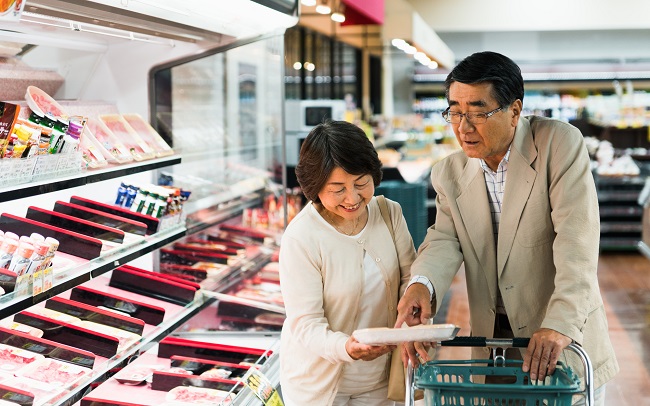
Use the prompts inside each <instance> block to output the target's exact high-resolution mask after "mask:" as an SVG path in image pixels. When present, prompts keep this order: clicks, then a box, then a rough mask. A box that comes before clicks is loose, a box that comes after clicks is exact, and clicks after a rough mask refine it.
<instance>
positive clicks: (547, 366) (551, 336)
mask: <svg viewBox="0 0 650 406" xmlns="http://www.w3.org/2000/svg"><path fill="white" fill-rule="evenodd" d="M571 341H572V340H571V339H570V338H569V337H567V336H565V335H564V334H561V333H558V332H557V331H555V330H551V329H548V328H542V329H539V330H537V331H536V332H535V334H533V336H532V337H531V338H530V343H529V344H528V349H527V350H526V355H524V364H523V366H522V369H523V371H524V372H528V371H529V370H530V379H533V380H535V379H537V380H540V381H543V380H544V378H546V377H547V376H549V375H552V374H553V372H555V367H556V365H557V360H558V359H559V358H560V354H561V353H562V350H564V349H565V348H566V347H567V346H568V345H569V344H571Z"/></svg>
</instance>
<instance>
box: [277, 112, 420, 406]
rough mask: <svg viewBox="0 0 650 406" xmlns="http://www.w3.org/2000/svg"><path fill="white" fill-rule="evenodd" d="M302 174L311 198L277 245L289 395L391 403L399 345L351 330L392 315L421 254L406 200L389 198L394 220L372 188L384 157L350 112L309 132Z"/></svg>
mask: <svg viewBox="0 0 650 406" xmlns="http://www.w3.org/2000/svg"><path fill="white" fill-rule="evenodd" d="M296 176H297V178H298V182H299V184H300V186H301V187H302V190H303V193H304V194H305V196H306V197H307V199H309V203H308V204H307V205H306V206H305V207H304V208H303V210H302V211H301V212H300V213H299V214H298V215H297V216H296V218H295V219H294V220H293V221H292V222H291V224H289V226H288V227H287V230H286V232H285V233H284V236H283V238H282V243H281V248H280V283H281V286H282V294H283V297H284V302H285V306H286V311H287V319H286V321H285V324H284V328H283V329H282V339H281V342H282V347H281V351H280V359H281V388H282V394H283V398H284V402H285V404H286V405H287V406H306V405H309V406H317V405H324V406H329V405H392V404H393V402H392V401H389V400H388V399H387V384H388V367H389V365H390V356H391V354H390V353H391V351H392V350H393V349H394V348H395V347H394V346H370V345H365V344H362V343H359V342H358V341H357V340H355V339H354V337H352V336H351V334H352V332H353V331H355V330H357V329H363V328H372V327H393V325H394V324H395V320H396V306H397V302H398V299H399V295H400V293H402V292H403V291H404V289H405V288H406V286H407V284H408V282H409V278H410V266H411V263H412V262H413V261H414V259H415V249H414V247H413V240H412V238H411V236H410V234H409V232H408V228H407V225H406V221H405V220H404V216H403V215H402V209H401V207H400V206H399V204H398V203H396V202H393V201H390V200H385V201H386V202H387V207H386V208H387V209H388V210H387V211H388V213H389V217H390V220H385V217H382V212H381V210H380V206H379V203H378V199H377V198H376V197H374V196H373V195H374V192H375V187H376V186H378V185H379V182H380V181H381V177H382V172H381V162H380V161H379V158H378V156H377V152H376V151H375V149H374V147H373V145H372V143H371V142H370V141H369V140H368V138H367V137H366V135H365V134H364V132H363V131H362V130H361V129H359V128H358V127H357V126H355V125H353V124H350V123H347V122H344V121H332V122H326V123H323V124H319V125H318V126H316V127H315V128H314V129H313V130H312V131H311V132H310V133H309V135H308V136H307V138H305V141H304V142H303V145H302V147H301V150H300V159H299V162H298V166H297V167H296ZM384 211H386V210H384ZM389 227H392V229H393V230H392V231H393V235H394V240H393V237H392V236H391V230H390V229H389Z"/></svg>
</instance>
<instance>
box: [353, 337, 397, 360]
mask: <svg viewBox="0 0 650 406" xmlns="http://www.w3.org/2000/svg"><path fill="white" fill-rule="evenodd" d="M395 348H397V346H396V345H367V344H361V343H360V342H358V341H357V340H356V339H355V338H354V337H350V338H349V339H348V341H347V342H346V343H345V350H346V351H347V352H348V354H350V357H352V359H360V360H363V361H372V360H373V359H375V358H378V357H380V356H382V355H384V354H387V353H389V352H392V351H393V350H394V349H395Z"/></svg>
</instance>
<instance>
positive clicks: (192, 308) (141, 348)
mask: <svg viewBox="0 0 650 406" xmlns="http://www.w3.org/2000/svg"><path fill="white" fill-rule="evenodd" d="M212 302H214V299H213V298H210V297H206V296H203V295H201V296H199V297H198V298H197V299H196V300H195V301H194V302H193V303H190V304H188V305H187V306H186V307H184V308H183V310H182V311H180V312H179V313H178V314H176V315H175V316H174V317H173V318H171V319H170V320H168V321H165V322H163V323H161V324H160V325H159V326H157V328H156V330H155V331H153V332H151V333H149V334H147V335H146V336H143V337H142V339H141V340H140V342H138V343H137V344H136V345H134V346H132V347H130V348H129V349H127V350H125V351H124V352H122V353H120V354H119V355H117V356H115V357H113V358H111V359H109V360H108V361H106V363H105V364H104V365H103V366H102V367H100V368H98V369H94V370H93V373H92V375H91V376H90V377H89V378H88V380H87V381H85V382H83V383H82V384H80V385H79V386H78V387H76V388H74V389H73V390H71V391H70V392H69V393H67V394H66V395H65V396H64V397H62V398H60V399H58V400H57V401H56V403H57V404H60V405H72V404H74V403H76V402H78V401H79V400H81V398H82V397H83V396H85V395H86V391H87V389H89V388H91V387H93V386H95V384H97V383H101V382H102V381H104V380H105V379H106V376H109V375H112V373H111V371H113V370H115V369H116V368H118V367H120V366H124V365H125V364H127V363H128V362H130V360H131V359H132V358H133V357H137V356H138V355H139V354H140V353H142V352H145V351H147V350H148V349H149V348H151V347H152V346H154V345H155V344H156V343H157V342H158V341H160V340H161V339H162V338H164V337H166V336H168V335H169V334H170V333H171V332H173V331H174V330H175V329H177V328H178V327H179V326H181V325H182V324H183V323H185V322H186V321H187V320H188V319H190V318H191V317H193V316H194V315H196V314H197V313H198V312H199V311H200V310H201V309H203V308H205V307H206V306H208V305H210V304H211V303H212Z"/></svg>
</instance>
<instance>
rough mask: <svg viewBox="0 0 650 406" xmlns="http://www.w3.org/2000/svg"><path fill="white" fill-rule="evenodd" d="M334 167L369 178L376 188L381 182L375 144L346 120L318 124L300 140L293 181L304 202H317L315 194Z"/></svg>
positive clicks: (325, 181) (323, 184) (316, 194)
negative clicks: (295, 182) (299, 190)
mask: <svg viewBox="0 0 650 406" xmlns="http://www.w3.org/2000/svg"><path fill="white" fill-rule="evenodd" d="M336 167H339V168H341V169H343V170H344V171H346V172H347V173H350V174H352V175H366V174H367V175H371V176H372V180H373V181H374V183H375V187H377V186H379V183H380V182H381V177H382V172H381V161H380V160H379V157H378V156H377V151H376V150H375V147H374V145H372V142H370V140H369V139H368V137H367V136H366V134H365V133H364V132H363V131H362V130H361V129H360V128H359V127H357V126H356V125H354V124H351V123H348V122H347V121H327V122H324V123H321V124H318V125H317V126H316V127H314V128H313V129H312V130H311V131H310V132H309V135H307V138H305V140H304V141H303V143H302V147H300V158H299V159H298V165H297V166H296V178H297V179H298V183H299V184H300V187H301V188H302V192H303V193H304V194H305V197H306V198H307V199H309V200H311V201H313V202H315V203H320V199H319V198H318V193H320V191H321V190H322V189H323V187H324V186H325V184H326V183H327V179H328V178H329V177H330V175H331V173H332V171H333V170H334V168H336Z"/></svg>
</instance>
